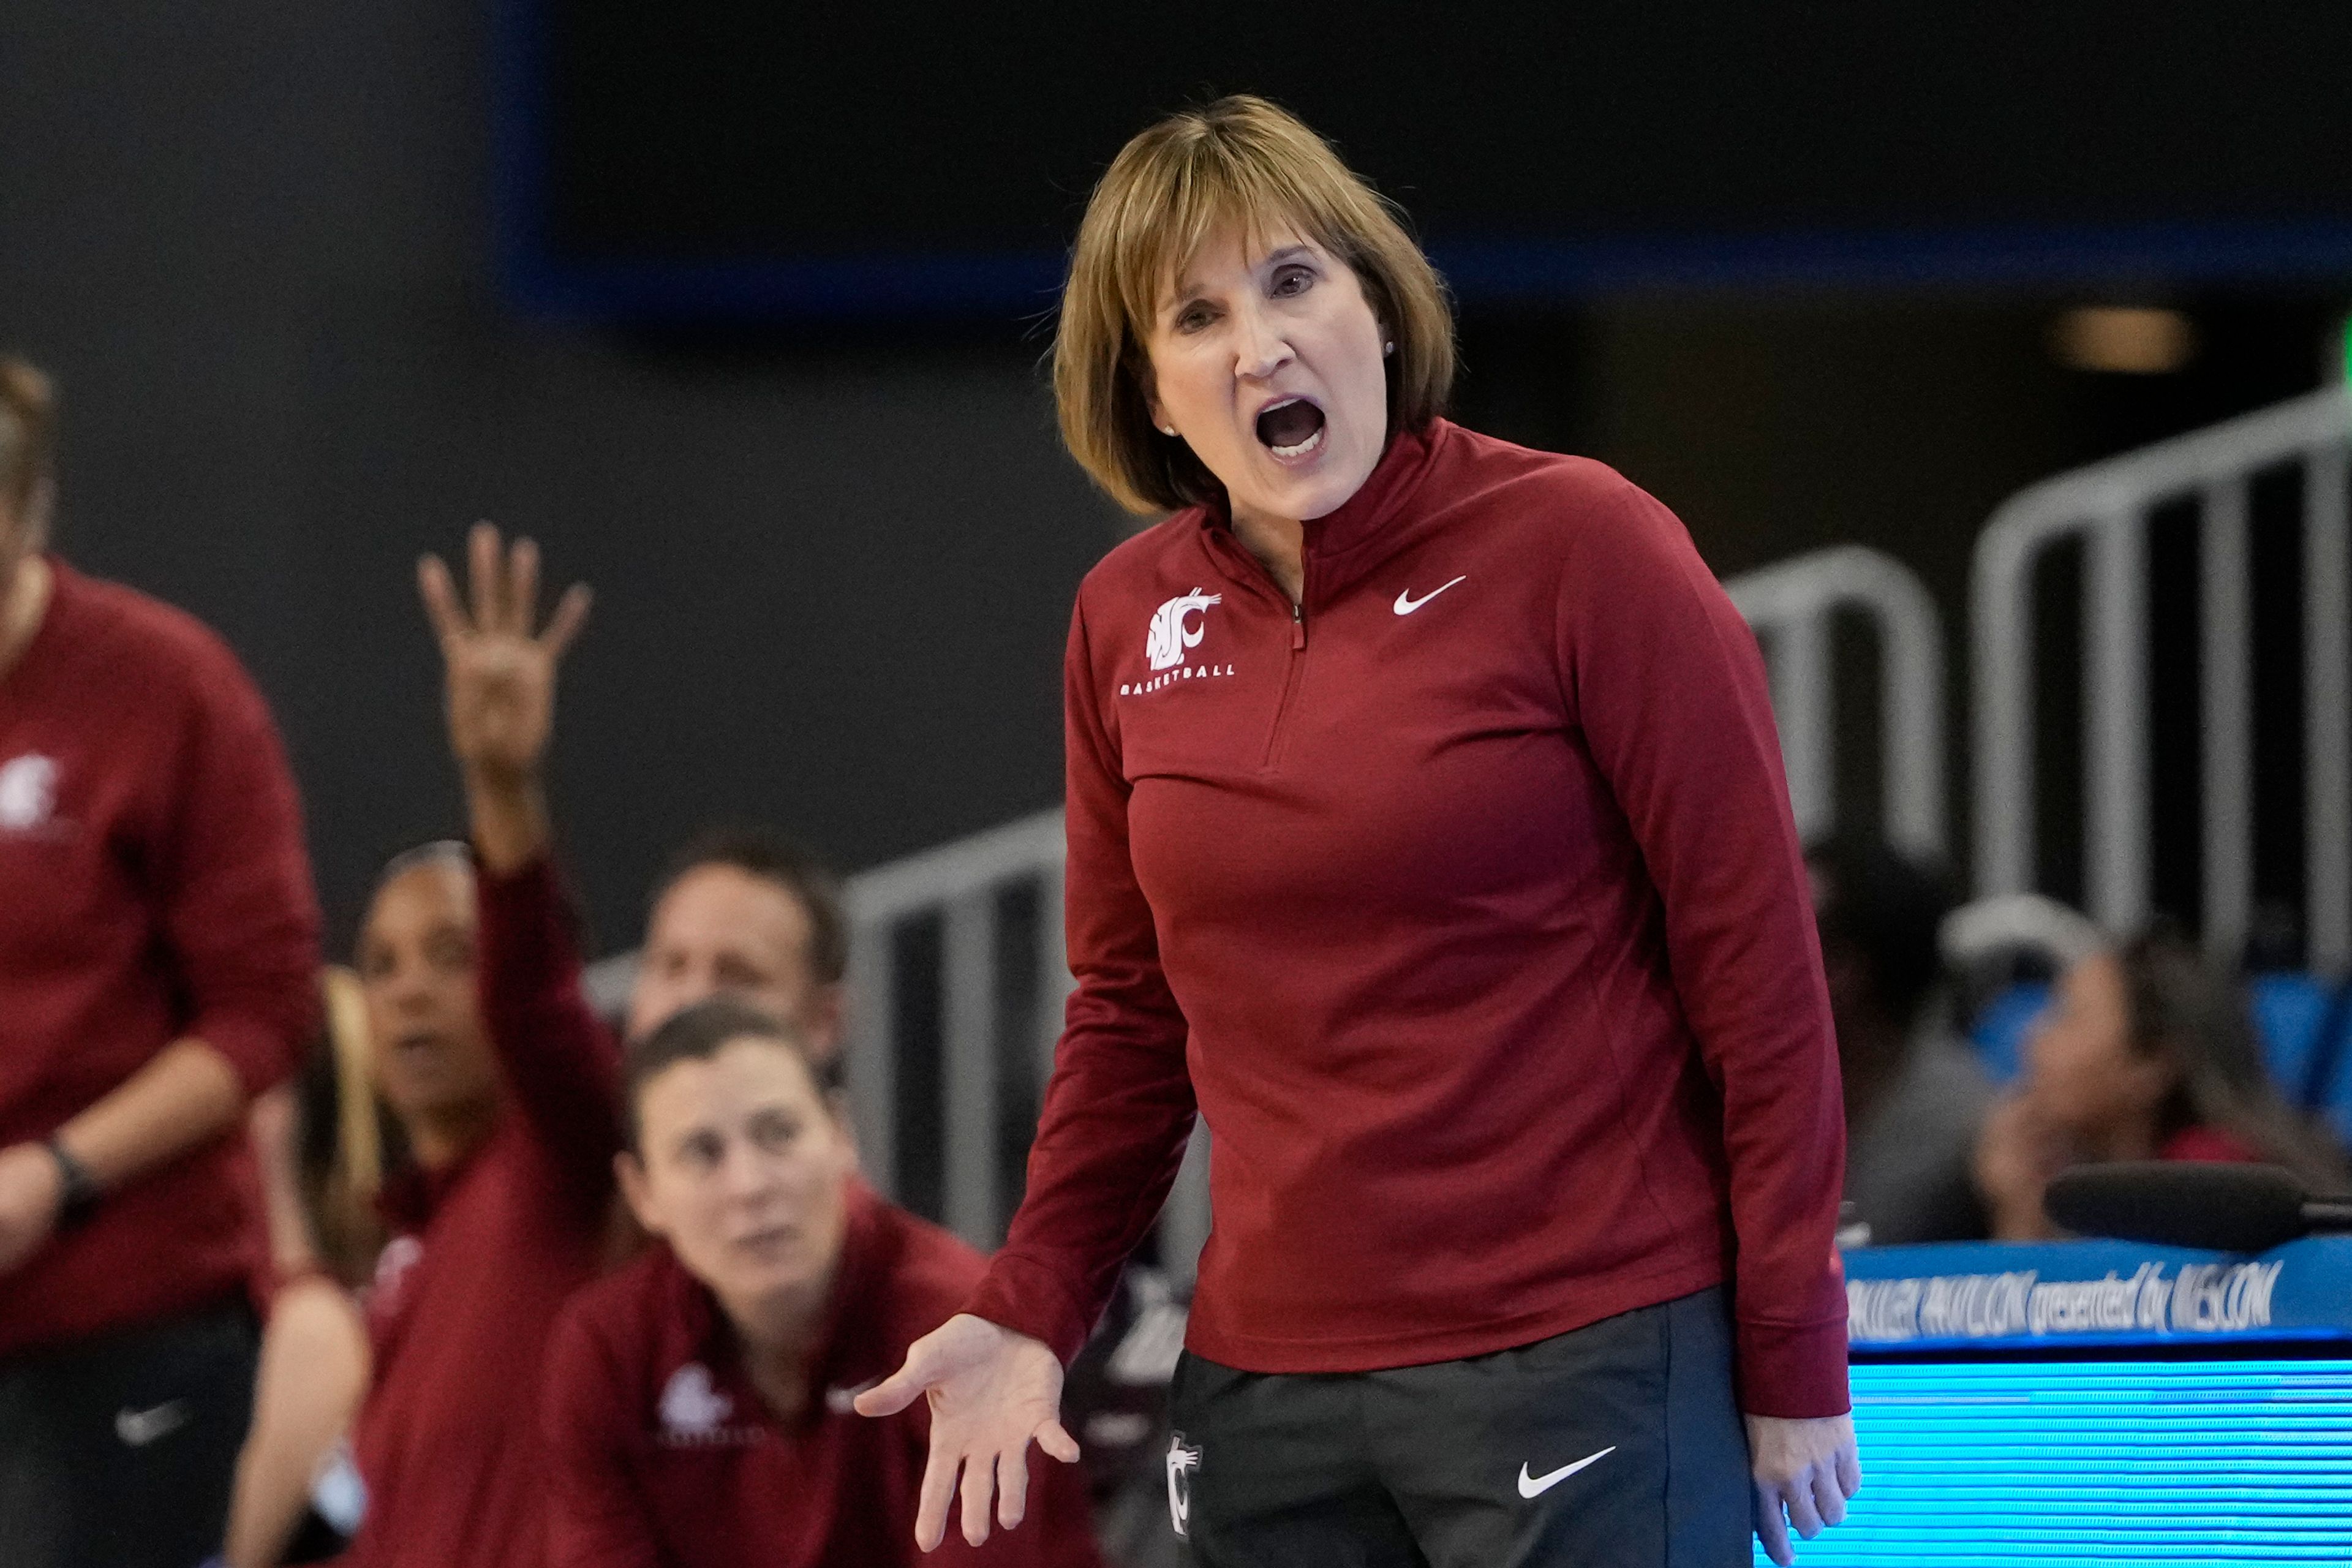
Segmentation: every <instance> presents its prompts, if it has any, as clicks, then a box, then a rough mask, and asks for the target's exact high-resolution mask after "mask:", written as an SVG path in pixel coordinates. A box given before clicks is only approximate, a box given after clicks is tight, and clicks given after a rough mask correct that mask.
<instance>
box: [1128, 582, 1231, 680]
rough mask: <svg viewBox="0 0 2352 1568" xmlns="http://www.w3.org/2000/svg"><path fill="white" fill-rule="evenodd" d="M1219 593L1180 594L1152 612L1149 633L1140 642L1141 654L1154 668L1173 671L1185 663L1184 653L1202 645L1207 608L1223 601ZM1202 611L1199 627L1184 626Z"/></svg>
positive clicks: (1193, 592) (1193, 591)
mask: <svg viewBox="0 0 2352 1568" xmlns="http://www.w3.org/2000/svg"><path fill="white" fill-rule="evenodd" d="M1223 599H1224V595H1222V594H1203V593H1202V592H1201V590H1200V589H1198V588H1195V589H1193V590H1192V592H1191V593H1189V594H1179V595H1177V596H1176V597H1174V598H1172V599H1171V600H1169V601H1168V602H1167V603H1166V604H1164V605H1160V607H1159V608H1158V609H1156V610H1154V611H1152V612H1151V631H1150V635H1149V636H1148V637H1145V638H1144V639H1143V651H1144V654H1145V656H1146V657H1148V658H1150V660H1151V668H1154V669H1173V668H1176V667H1177V666H1178V665H1180V664H1181V663H1183V662H1184V650H1185V649H1186V648H1194V647H1200V646H1201V639H1202V637H1205V636H1207V635H1208V630H1209V628H1208V626H1207V625H1206V623H1207V621H1208V618H1209V617H1208V608H1209V606H1210V605H1214V604H1220V603H1222V602H1223ZM1195 611H1199V612H1201V619H1202V623H1203V624H1202V625H1200V626H1186V625H1185V624H1184V623H1185V620H1186V618H1187V617H1189V616H1192V614H1193V612H1195Z"/></svg>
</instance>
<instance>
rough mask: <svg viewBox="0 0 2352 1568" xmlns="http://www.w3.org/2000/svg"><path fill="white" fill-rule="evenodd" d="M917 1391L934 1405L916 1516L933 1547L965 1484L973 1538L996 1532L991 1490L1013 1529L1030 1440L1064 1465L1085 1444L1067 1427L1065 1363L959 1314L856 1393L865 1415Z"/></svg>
mask: <svg viewBox="0 0 2352 1568" xmlns="http://www.w3.org/2000/svg"><path fill="white" fill-rule="evenodd" d="M918 1394H920V1395H923V1396H925V1397H927V1398H928V1399H929V1401H930V1407H931V1451H930V1458H929V1459H928V1460H927V1461H926V1462H925V1464H924V1467H923V1492H922V1501H921V1504H920V1506H919V1507H918V1509H917V1510H916V1513H915V1544H916V1545H918V1546H919V1547H921V1548H922V1549H923V1550H924V1551H926V1552H929V1551H931V1550H932V1549H933V1548H935V1547H937V1546H938V1545H939V1543H940V1541H941V1540H943V1539H944V1538H945V1537H946V1535H947V1525H948V1504H949V1502H950V1500H951V1499H952V1498H954V1497H955V1495H956V1494H957V1492H958V1490H959V1487H958V1485H957V1480H956V1473H957V1471H958V1470H959V1469H960V1470H961V1471H962V1473H963V1480H962V1485H961V1493H962V1498H963V1538H964V1540H966V1541H967V1542H971V1544H972V1545H974V1546H978V1545H979V1544H980V1543H981V1542H984V1541H986V1540H987V1539H988V1530H989V1514H990V1511H991V1510H990V1508H989V1502H990V1499H991V1496H992V1495H993V1497H994V1500H995V1503H996V1507H995V1509H994V1513H995V1515H996V1522H997V1523H999V1524H1001V1525H1003V1527H1004V1528H1005V1529H1007V1530H1011V1529H1012V1528H1013V1526H1014V1525H1016V1524H1019V1523H1020V1522H1021V1518H1022V1514H1023V1512H1024V1510H1025V1509H1026V1506H1027V1503H1028V1496H1029V1458H1028V1450H1029V1445H1030V1443H1031V1442H1033V1441H1034V1442H1035V1443H1036V1445H1037V1447H1040V1448H1042V1449H1044V1450H1045V1452H1046V1453H1047V1454H1048V1455H1050V1456H1051V1457H1053V1458H1055V1459H1058V1460H1060V1461H1061V1462H1062V1463H1063V1464H1074V1463H1076V1460H1077V1458H1078V1446H1077V1444H1076V1442H1075V1441H1073V1440H1072V1439H1071V1436H1070V1435H1069V1434H1068V1433H1067V1432H1066V1431H1064V1430H1063V1429H1062V1422H1061V1408H1062V1363H1061V1360H1060V1358H1058V1357H1056V1356H1055V1354H1054V1352H1053V1351H1052V1350H1050V1349H1049V1348H1047V1346H1046V1345H1045V1342H1043V1341H1041V1340H1033V1339H1031V1338H1030V1337H1029V1336H1028V1335H1026V1334H1017V1333H1014V1332H1013V1331H1012V1330H1010V1329H1006V1328H1001V1327H999V1326H998V1325H997V1324H995V1323H992V1322H990V1321H988V1320H987V1319H985V1318H976V1317H973V1316H972V1315H971V1313H969V1312H959V1313H957V1314H956V1315H955V1316H954V1317H952V1318H950V1319H949V1320H948V1321H946V1322H944V1323H941V1324H940V1326H939V1327H938V1328H936V1329H933V1330H932V1331H930V1332H929V1333H928V1334H925V1335H924V1336H923V1337H922V1338H921V1339H919V1340H917V1341H916V1342H914V1343H913V1344H911V1345H908V1347H907V1361H906V1364H905V1365H903V1366H901V1367H899V1369H898V1371H897V1372H895V1373H891V1374H890V1375H889V1376H888V1377H887V1378H885V1379H884V1380H883V1381H882V1382H880V1383H877V1384H875V1385H874V1386H873V1387H872V1388H869V1389H867V1390H866V1392H865V1393H863V1394H859V1395H858V1396H857V1413H858V1414H859V1415H897V1414H898V1412H899V1411H901V1410H904V1409H905V1408H907V1406H908V1405H912V1404H913V1403H914V1402H915V1398H916V1396H917V1395H918Z"/></svg>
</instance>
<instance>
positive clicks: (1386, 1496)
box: [1168, 1289, 1754, 1568]
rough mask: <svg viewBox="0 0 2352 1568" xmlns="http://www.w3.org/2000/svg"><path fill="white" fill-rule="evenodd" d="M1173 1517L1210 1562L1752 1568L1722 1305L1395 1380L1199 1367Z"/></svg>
mask: <svg viewBox="0 0 2352 1568" xmlns="http://www.w3.org/2000/svg"><path fill="white" fill-rule="evenodd" d="M1173 1419H1174V1424H1175V1426H1176V1432H1177V1435H1176V1438H1175V1441H1174V1443H1173V1444H1172V1445H1171V1447H1170V1449H1169V1455H1168V1493H1169V1510H1170V1512H1171V1516H1172V1517H1173V1518H1174V1520H1175V1522H1176V1524H1177V1527H1178V1529H1179V1531H1180V1532H1181V1533H1185V1534H1187V1535H1189V1537H1190V1539H1191V1542H1192V1557H1193V1561H1194V1562H1195V1563H1200V1564H1202V1568H1537V1565H1538V1564H1541V1565H1544V1568H1551V1565H1554V1564H1557V1565H1559V1568H1748V1564H1749V1563H1751V1562H1753V1561H1754V1559H1753V1557H1752V1556H1751V1551H1752V1548H1751V1547H1750V1544H1749V1536H1750V1531H1751V1529H1752V1527H1753V1508H1754V1504H1753V1501H1752V1497H1753V1493H1752V1491H1751V1486H1750V1481H1749V1478H1748V1436H1747V1431H1746V1428H1745V1426H1744V1425H1743V1424H1742V1422H1741V1420H1740V1418H1739V1414H1738V1406H1737V1405H1736V1403H1735V1401H1734V1398H1733V1394H1732V1383H1731V1331H1730V1324H1729V1321H1728V1320H1727V1315H1726V1311H1725V1306H1724V1296H1723V1292H1722V1291H1721V1290H1719V1289H1717V1290H1705V1291H1701V1292H1700V1293H1698V1294H1697V1295H1695V1296H1685V1297H1683V1298H1682V1299H1681V1300H1675V1301H1668V1302H1665V1303H1664V1304H1662V1305H1659V1306H1655V1307H1645V1308H1643V1309H1641V1310H1638V1311H1632V1312H1626V1313H1624V1314H1622V1315H1621V1316H1618V1317H1614V1318H1610V1319H1607V1320H1605V1321H1601V1322H1598V1323H1594V1324H1592V1325H1591V1326H1590V1327H1587V1328H1581V1329H1576V1330H1573V1331H1570V1332H1568V1333H1564V1334H1559V1335H1557V1336H1555V1337H1553V1338H1551V1339H1548V1340H1542V1341H1538V1342H1536V1343H1534V1344H1529V1345H1522V1346H1520V1347H1518V1348H1517V1349H1516V1350H1507V1351H1500V1352H1496V1353H1495V1354H1492V1355H1483V1356H1474V1357H1471V1358H1470V1359H1468V1360H1466V1361H1453V1362H1440V1363H1435V1364H1433V1365H1429V1366H1410V1367H1399V1368H1396V1369H1394V1370H1392V1371H1386V1372H1364V1373H1332V1374H1304V1375H1289V1374H1276V1373H1246V1372H1236V1371H1234V1370H1233V1369H1232V1368H1230V1367H1224V1366H1220V1365H1218V1364H1217V1363H1214V1362H1208V1361H1203V1360H1202V1359H1200V1358H1199V1357H1197V1356H1194V1355H1192V1354H1190V1353H1187V1354H1186V1355H1185V1357H1184V1358H1183V1360H1182V1361H1181V1363H1179V1365H1178V1367H1177V1371H1176V1384H1175V1388H1174V1390H1173Z"/></svg>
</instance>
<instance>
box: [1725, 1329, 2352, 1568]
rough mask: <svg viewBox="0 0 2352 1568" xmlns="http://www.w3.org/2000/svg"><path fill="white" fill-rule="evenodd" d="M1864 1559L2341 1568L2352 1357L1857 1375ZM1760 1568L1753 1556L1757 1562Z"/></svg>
mask: <svg viewBox="0 0 2352 1568" xmlns="http://www.w3.org/2000/svg"><path fill="white" fill-rule="evenodd" d="M1853 1401H1854V1409H1853V1415H1854V1427H1855V1430H1856V1433H1857V1435H1858V1436H1860V1438H1861V1441H1862V1465H1863V1489H1862V1495H1861V1496H1860V1497H1859V1498H1857V1499H1856V1500H1854V1505H1853V1510H1852V1511H1850V1512H1849V1513H1848V1514H1847V1515H1846V1521H1845V1522H1844V1523H1843V1524H1842V1525H1839V1526H1837V1527H1836V1528H1835V1529H1832V1530H1830V1531H1825V1532H1824V1533H1822V1535H1819V1536H1817V1537H1815V1538H1814V1539H1813V1540H1811V1541H1810V1542H1799V1543H1798V1559H1799V1561H1800V1562H1801V1563H1803V1564H1805V1565H1806V1568H1828V1565H1830V1564H1834V1563H1874V1564H1882V1565H1888V1568H1902V1565H1908V1564H1914V1563H1946V1564H1959V1563H1986V1564H1993V1563H2000V1564H2013V1563H2069V1564H2074V1563H2352V1361H2336V1360H2329V1361H2181V1362H2146V1361H2140V1362H2122V1361H2119V1362H1974V1363H1957V1362H1945V1363H1857V1364H1856V1365H1855V1366H1854V1368H1853ZM1756 1562H1757V1563H1759V1564H1762V1563H1766V1562H1767V1559H1766V1558H1765V1557H1764V1555H1763V1553H1762V1552H1760V1551H1759V1552H1758V1553H1757V1556H1756Z"/></svg>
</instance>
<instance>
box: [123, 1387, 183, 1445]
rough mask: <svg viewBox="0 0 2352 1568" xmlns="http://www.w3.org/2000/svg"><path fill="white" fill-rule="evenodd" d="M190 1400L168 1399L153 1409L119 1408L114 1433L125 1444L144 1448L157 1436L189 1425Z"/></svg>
mask: <svg viewBox="0 0 2352 1568" xmlns="http://www.w3.org/2000/svg"><path fill="white" fill-rule="evenodd" d="M187 1420H188V1402H187V1401H186V1400H184V1399H173V1400H168V1401H166V1402H165V1403H163V1404H162V1405H157V1406H155V1408H154V1409H152V1410H118V1411H116V1412H115V1413H114V1435H115V1436H118V1437H120V1438H121V1439H122V1441H123V1442H124V1444H125V1445H127V1446H128V1447H133V1448H143V1447H146V1446H147V1445H148V1444H150V1443H152V1442H153V1441H155V1439H156V1438H158V1437H161V1436H165V1435H166V1434H168V1433H171V1432H173V1431H175V1430H177V1429H178V1428H179V1427H181V1426H185V1425H187Z"/></svg>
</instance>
